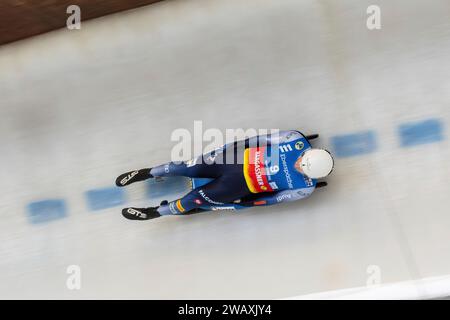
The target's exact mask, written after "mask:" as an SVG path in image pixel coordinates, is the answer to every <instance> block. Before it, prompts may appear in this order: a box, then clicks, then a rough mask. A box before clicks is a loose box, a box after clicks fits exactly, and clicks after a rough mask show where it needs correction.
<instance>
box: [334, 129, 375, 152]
mask: <svg viewBox="0 0 450 320" xmlns="http://www.w3.org/2000/svg"><path fill="white" fill-rule="evenodd" d="M331 145H332V147H333V150H334V154H335V155H336V156H337V157H353V156H359V155H364V154H368V153H372V152H374V151H375V150H376V149H377V139H376V134H375V132H374V131H372V130H370V131H363V132H357V133H350V134H345V135H339V136H334V137H331Z"/></svg>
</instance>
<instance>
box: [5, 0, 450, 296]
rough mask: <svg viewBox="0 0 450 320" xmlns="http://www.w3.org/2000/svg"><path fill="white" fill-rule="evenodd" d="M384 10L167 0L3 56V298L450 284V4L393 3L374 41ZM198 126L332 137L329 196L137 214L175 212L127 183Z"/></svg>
mask: <svg viewBox="0 0 450 320" xmlns="http://www.w3.org/2000/svg"><path fill="white" fill-rule="evenodd" d="M371 4H372V1H365V0H363V1H356V0H355V1H340V2H336V1H332V0H323V1H275V0H274V1H268V0H258V1H256V0H254V1H245V2H242V1H237V0H231V1H216V0H214V1H206V0H203V1H202V0H190V1H167V2H162V3H158V4H155V5H151V6H147V7H144V8H140V9H137V10H132V11H128V12H125V13H120V14H115V15H111V16H108V17H105V18H100V19H97V20H94V21H90V22H84V23H83V24H82V29H81V30H79V31H69V30H60V31H56V32H51V33H48V34H45V35H42V36H39V37H35V38H32V39H29V40H25V41H20V42H17V43H13V44H9V45H6V46H3V47H0V71H1V72H0V96H1V99H0V144H1V149H2V155H1V157H0V171H1V177H2V184H1V193H0V209H1V210H0V214H1V220H0V243H1V246H0V283H1V285H0V298H63V299H64V298H75V299H78V298H156V299H163V298H213V299H214V298H284V297H291V296H299V295H304V294H311V293H317V292H322V291H331V290H341V289H346V288H352V287H364V286H365V285H366V283H367V281H368V279H369V277H370V274H368V273H367V272H368V270H369V271H370V270H373V268H372V267H370V266H373V265H375V266H378V267H377V268H379V269H378V270H379V271H380V272H381V273H380V275H381V282H382V283H391V282H399V281H408V280H417V279H422V278H429V277H438V276H443V275H446V274H448V273H449V270H450V232H449V227H450V210H449V207H450V200H449V199H450V198H449V196H448V195H449V194H450V186H449V178H450V172H449V164H448V163H449V162H448V161H449V160H448V159H449V156H450V154H449V143H448V139H447V136H448V127H449V122H450V112H449V108H450V80H449V79H450V77H449V73H450V59H449V57H450V32H449V30H450V19H449V16H450V3H449V2H448V1H447V0H432V1H419V0H417V1H411V0H408V1H406V0H396V1H387V0H386V1H383V0H380V1H377V4H378V5H379V6H380V7H381V10H382V11H381V13H382V29H381V30H375V31H369V30H368V29H367V28H366V18H367V14H366V9H367V7H368V6H369V5H371ZM195 120H203V126H204V128H205V129H207V128H219V129H225V128H280V129H292V128H298V129H301V130H302V131H304V132H305V133H316V132H318V133H320V134H321V138H320V140H318V141H317V142H316V145H318V146H325V147H328V148H330V149H331V150H332V151H333V152H334V153H335V154H336V167H335V170H334V172H333V175H332V176H331V177H330V178H329V179H328V182H329V186H328V187H326V188H323V189H320V190H317V191H316V192H315V193H314V194H313V196H312V197H311V198H309V199H307V200H305V201H301V202H298V203H290V204H285V205H279V206H276V207H267V208H256V209H250V210H247V211H243V212H241V213H239V214H236V213H232V212H214V213H205V214H198V215H191V216H187V217H168V218H162V219H159V220H155V221H149V222H135V221H127V220H125V219H124V218H123V217H122V216H121V214H120V210H121V208H122V207H123V206H129V205H135V206H139V205H151V204H155V202H157V201H156V199H155V201H153V202H152V201H150V200H149V199H148V192H149V190H148V185H146V184H140V185H135V186H131V187H130V188H128V189H127V190H125V191H118V190H117V189H115V188H113V182H114V178H115V177H116V176H117V175H118V174H119V173H122V172H124V171H127V170H130V169H134V168H140V167H146V166H152V165H156V164H159V163H162V162H166V161H169V159H170V151H171V148H172V147H173V145H174V142H171V141H170V135H171V133H172V132H173V130H174V129H176V128H187V129H189V130H193V123H194V121H195ZM150 189H151V188H150ZM150 192H151V190H150ZM69 265H78V266H80V267H81V276H82V277H81V289H80V290H68V289H67V287H66V280H67V278H68V276H69V275H68V274H67V273H66V271H67V267H68V266H69ZM371 268H372V269H371ZM418 294H419V296H424V297H426V296H427V294H428V293H427V292H423V291H421V292H419V293H418Z"/></svg>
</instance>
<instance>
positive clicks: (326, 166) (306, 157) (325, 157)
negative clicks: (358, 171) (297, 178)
mask: <svg viewBox="0 0 450 320" xmlns="http://www.w3.org/2000/svg"><path fill="white" fill-rule="evenodd" d="M333 166H334V160H333V157H332V156H331V154H330V152H328V151H327V150H323V149H309V150H306V151H305V153H304V154H303V156H302V162H301V167H302V171H303V173H304V174H305V175H306V176H308V177H309V178H311V179H319V178H324V177H326V176H327V175H329V174H330V173H331V171H332V170H333Z"/></svg>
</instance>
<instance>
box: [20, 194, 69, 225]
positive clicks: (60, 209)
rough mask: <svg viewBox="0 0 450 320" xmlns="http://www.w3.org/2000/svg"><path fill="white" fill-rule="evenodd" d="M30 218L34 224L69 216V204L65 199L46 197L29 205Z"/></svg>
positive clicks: (28, 213)
mask: <svg viewBox="0 0 450 320" xmlns="http://www.w3.org/2000/svg"><path fill="white" fill-rule="evenodd" d="M27 216H28V220H29V222H30V223H32V224H38V223H45V222H49V221H53V220H57V219H61V218H64V217H66V216H67V205H66V202H65V200H63V199H46V200H40V201H35V202H31V203H29V204H28V205H27Z"/></svg>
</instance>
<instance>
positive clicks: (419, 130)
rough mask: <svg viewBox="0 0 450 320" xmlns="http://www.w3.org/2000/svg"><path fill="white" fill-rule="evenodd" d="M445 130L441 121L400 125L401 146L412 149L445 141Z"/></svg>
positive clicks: (433, 120) (428, 120) (434, 120)
mask: <svg viewBox="0 0 450 320" xmlns="http://www.w3.org/2000/svg"><path fill="white" fill-rule="evenodd" d="M443 131H444V128H443V124H442V122H441V121H440V120H439V119H427V120H423V121H417V122H409V123H403V124H400V125H399V127H398V133H399V135H400V146H401V147H411V146H415V145H420V144H427V143H434V142H439V141H442V140H444V133H443Z"/></svg>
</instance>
